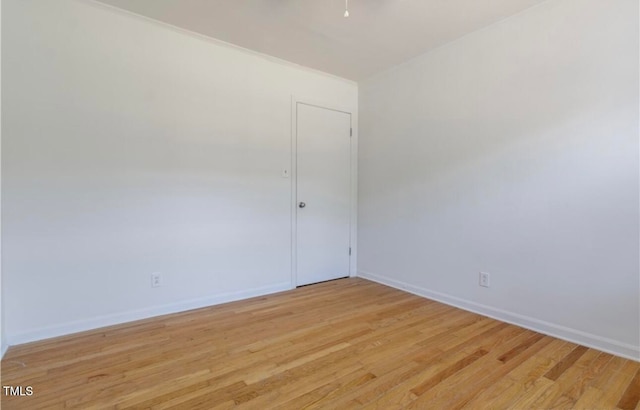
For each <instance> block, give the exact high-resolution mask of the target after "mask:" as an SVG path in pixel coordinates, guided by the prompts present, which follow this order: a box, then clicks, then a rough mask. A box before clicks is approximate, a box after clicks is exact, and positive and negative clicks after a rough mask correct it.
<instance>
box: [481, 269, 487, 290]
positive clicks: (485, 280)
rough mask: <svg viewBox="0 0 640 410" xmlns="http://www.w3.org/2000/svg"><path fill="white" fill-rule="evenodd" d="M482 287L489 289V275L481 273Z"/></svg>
mask: <svg viewBox="0 0 640 410" xmlns="http://www.w3.org/2000/svg"><path fill="white" fill-rule="evenodd" d="M480 286H482V287H483V288H488V287H489V274H488V273H487V272H480Z"/></svg>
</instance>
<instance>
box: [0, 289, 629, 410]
mask: <svg viewBox="0 0 640 410" xmlns="http://www.w3.org/2000/svg"><path fill="white" fill-rule="evenodd" d="M2 385H5V386H7V385H13V386H16V385H20V386H27V385H30V386H33V392H34V394H33V396H31V397H21V398H8V397H2V408H3V409H41V408H46V409H49V408H81V409H89V408H114V407H115V408H157V409H164V408H184V409H212V408H230V407H234V406H238V407H240V408H251V409H271V408H279V409H300V408H306V407H309V408H328V409H346V408H361V407H364V408H378V409H396V408H397V409H399V408H403V409H405V408H406V409H411V408H420V409H459V408H468V409H546V408H576V409H577V408H588V409H615V408H619V409H624V410H629V409H640V405H639V404H638V401H639V399H640V364H639V363H637V362H633V361H630V360H625V359H621V358H619V357H615V356H612V355H609V354H606V353H601V352H599V351H596V350H593V349H587V348H584V347H581V346H578V345H575V344H573V343H568V342H564V341H562V340H558V339H554V338H552V337H548V336H543V335H541V334H538V333H535V332H532V331H529V330H525V329H522V328H519V327H516V326H512V325H508V324H504V323H501V322H498V321H495V320H492V319H488V318H485V317H482V316H479V315H476V314H472V313H468V312H465V311H462V310H458V309H455V308H452V307H448V306H446V305H442V304H439V303H436V302H433V301H429V300H426V299H423V298H420V297H417V296H413V295H411V294H407V293H404V292H401V291H398V290H394V289H391V288H388V287H385V286H382V285H378V284H375V283H372V282H368V281H365V280H362V279H343V280H338V281H333V282H327V283H323V284H319V285H313V286H308V287H304V288H300V289H296V290H294V291H290V292H284V293H280V294H277V295H272V296H267V297H261V298H255V299H250V300H246V301H241V302H234V303H229V304H226V305H221V306H216V307H212V308H206V309H200V310H196V311H191V312H186V313H181V314H175V315H170V316H164V317H160V318H155V319H150V320H145V321H140V322H136V323H132V324H126V325H121V326H114V327H111V328H107V329H101V330H98V331H92V332H86V333H83V334H78V335H73V336H68V337H62V338H57V339H51V340H48V341H44V342H37V343H32V344H29V345H23V346H19V347H13V348H10V349H9V351H8V352H7V354H6V356H5V359H4V360H3V361H2Z"/></svg>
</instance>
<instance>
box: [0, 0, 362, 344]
mask: <svg viewBox="0 0 640 410" xmlns="http://www.w3.org/2000/svg"><path fill="white" fill-rule="evenodd" d="M4 3H5V4H4V8H5V10H4V17H3V18H4V21H3V23H4V24H3V25H4V27H3V30H5V32H4V34H5V38H4V43H3V45H2V46H3V47H2V52H3V76H4V89H3V94H2V98H3V103H4V104H3V113H2V115H3V126H4V133H3V134H4V135H3V136H4V140H3V149H2V155H3V167H4V169H3V171H4V173H3V187H2V188H3V190H4V191H3V196H2V201H3V204H2V205H3V206H2V208H3V209H2V211H3V227H2V235H3V247H4V249H3V250H4V258H3V260H2V263H3V273H4V277H3V280H4V283H3V285H4V287H6V289H9V290H10V291H9V292H8V293H7V294H6V295H5V296H6V300H5V302H6V304H5V307H6V310H7V312H8V315H7V318H6V319H7V321H6V332H7V333H6V335H7V339H8V342H9V343H10V344H14V343H21V342H24V341H28V340H34V339H39V338H43V337H49V336H53V335H57V334H63V333H68V332H72V331H77V330H82V329H86V328H90V327H94V326H100V325H105V324H110V323H117V322H121V321H125V320H130V319H135V318H139V317H145V316H149V315H153V314H158V313H163V312H170V311H176V310H180V309H186V308H189V307H196V306H203V305H208V304H212V303H216V302H220V301H225V300H230V299H235V298H241V297H246V296H251V295H255V294H264V293H268V292H272V291H276V290H282V289H287V288H289V286H290V285H291V239H290V238H291V180H290V179H284V178H282V177H281V173H282V170H283V169H285V168H289V167H290V164H291V159H292V157H291V129H290V128H291V95H292V94H294V95H296V96H303V97H307V98H312V99H314V100H319V101H325V102H327V103H329V104H337V105H340V106H347V107H351V108H352V109H353V111H354V112H355V111H356V109H357V86H356V84H355V83H353V82H349V81H346V80H342V79H338V78H336V77H331V76H328V75H324V74H321V73H317V72H314V71H311V70H306V69H303V68H300V67H297V66H294V65H291V64H286V63H280V62H275V61H273V60H272V59H268V58H265V57H261V56H258V55H255V54H251V53H249V52H245V51H240V50H238V49H235V48H232V47H229V46H225V45H221V44H220V43H217V42H215V41H210V40H206V39H203V38H200V37H198V36H196V35H192V34H188V33H185V32H181V31H179V30H177V29H173V28H170V27H167V26H163V25H160V24H159V23H154V22H150V21H146V20H144V19H142V18H139V17H135V16H132V15H128V14H125V13H123V12H118V11H115V10H111V9H108V8H105V7H103V6H100V5H97V4H93V3H89V2H82V1H76V0H57V1H55V2H54V1H49V0H27V1H25V0H5V2H4ZM152 272H161V273H162V275H163V280H164V284H163V286H162V287H160V288H154V289H152V288H151V286H150V274H151V273H152Z"/></svg>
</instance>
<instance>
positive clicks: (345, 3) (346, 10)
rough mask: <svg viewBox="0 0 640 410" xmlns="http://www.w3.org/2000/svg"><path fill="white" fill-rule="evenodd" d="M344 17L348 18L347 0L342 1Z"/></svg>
mask: <svg viewBox="0 0 640 410" xmlns="http://www.w3.org/2000/svg"><path fill="white" fill-rule="evenodd" d="M344 16H345V17H349V0H344Z"/></svg>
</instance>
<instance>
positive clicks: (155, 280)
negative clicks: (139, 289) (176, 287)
mask: <svg viewBox="0 0 640 410" xmlns="http://www.w3.org/2000/svg"><path fill="white" fill-rule="evenodd" d="M159 286H162V276H161V275H160V273H158V272H156V273H152V274H151V287H152V288H157V287H159Z"/></svg>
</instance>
